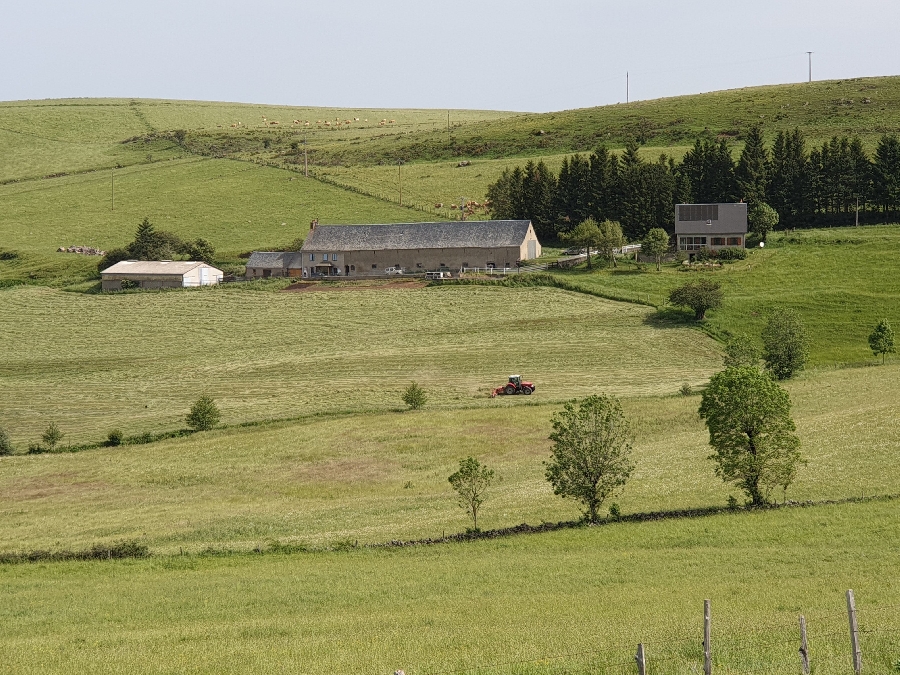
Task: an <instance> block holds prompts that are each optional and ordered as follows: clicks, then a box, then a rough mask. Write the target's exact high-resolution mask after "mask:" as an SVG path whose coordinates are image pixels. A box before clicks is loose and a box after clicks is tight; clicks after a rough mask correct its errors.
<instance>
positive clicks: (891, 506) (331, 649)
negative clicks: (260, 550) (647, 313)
mask: <svg viewBox="0 0 900 675" xmlns="http://www.w3.org/2000/svg"><path fill="white" fill-rule="evenodd" d="M896 516H897V504H896V502H871V503H865V504H847V505H840V506H821V507H812V508H805V509H785V510H778V511H768V512H758V513H745V514H733V515H732V514H728V515H720V516H715V517H709V518H701V519H691V520H680V521H667V522H653V523H642V524H630V523H629V524H624V523H623V524H613V525H609V526H605V527H599V528H585V529H578V530H568V531H560V532H556V533H552V534H544V535H536V536H523V537H515V538H510V539H501V540H494V541H479V542H475V543H468V544H446V545H438V546H430V547H423V548H411V549H399V550H371V549H360V550H351V551H346V552H331V553H314V554H294V555H283V554H269V555H263V556H259V555H252V554H248V555H239V556H231V557H196V556H183V557H182V556H178V555H175V556H172V557H159V558H150V559H147V560H139V561H110V562H91V563H75V562H72V563H53V564H26V565H12V566H9V565H8V566H3V567H0V588H2V592H3V597H4V601H3V603H0V622H2V624H3V626H4V630H3V632H2V635H0V659H2V662H3V664H4V667H5V669H7V670H8V671H9V672H15V673H22V674H23V675H29V674H31V673H34V674H38V673H39V674H40V675H46V674H49V673H71V672H91V673H98V674H103V673H121V672H130V673H154V674H156V673H184V672H191V673H296V672H304V673H347V674H349V675H353V674H356V673H359V674H362V673H366V674H370V673H376V674H378V673H384V674H387V673H392V672H394V670H395V669H398V668H402V669H404V670H405V672H406V673H408V674H409V675H437V674H439V673H448V672H472V673H479V674H496V675H500V674H507V673H509V674H511V673H518V674H523V675H532V674H535V675H536V674H550V673H615V674H617V675H618V674H620V673H621V674H623V675H624V674H626V673H633V672H635V668H634V662H633V659H632V655H633V654H634V650H635V647H636V645H637V643H638V642H639V641H640V642H644V644H645V645H646V648H647V653H648V657H649V662H650V667H651V672H656V673H665V674H673V675H682V674H683V675H688V674H690V673H697V672H702V647H701V642H702V625H703V624H702V621H703V600H704V599H705V598H708V599H710V600H711V603H712V646H713V663H714V672H717V673H729V674H736V673H751V672H752V673H771V674H772V675H775V674H778V675H781V674H783V673H793V672H799V659H798V656H797V648H798V646H799V636H798V630H797V617H798V615H799V614H801V613H802V614H804V615H805V616H806V618H807V624H808V627H809V640H810V654H811V660H812V664H813V668H814V672H816V673H821V674H823V675H825V674H831V673H834V674H838V673H848V672H852V670H851V667H850V645H849V638H848V633H847V618H846V605H845V600H844V592H845V590H846V589H848V588H852V589H853V590H854V592H855V595H856V599H857V606H858V612H859V614H858V616H859V625H860V629H861V636H860V639H861V646H862V651H863V663H864V672H867V673H872V674H873V675H875V674H879V675H887V674H888V673H891V672H895V671H894V670H893V664H894V662H895V661H896V660H897V659H900V637H898V636H900V621H898V618H897V607H898V606H900V585H898V583H897V575H896V567H897V550H896V541H897V538H898V537H900V525H898V523H900V521H898V519H897V517H896Z"/></svg>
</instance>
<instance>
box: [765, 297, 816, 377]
mask: <svg viewBox="0 0 900 675" xmlns="http://www.w3.org/2000/svg"><path fill="white" fill-rule="evenodd" d="M762 341H763V359H765V362H766V368H768V369H769V370H770V371H771V372H772V374H773V375H774V376H775V378H776V379H778V380H787V379H788V378H790V377H792V376H793V375H794V374H795V373H797V372H799V371H801V370H803V367H804V366H805V365H806V359H808V358H809V338H808V337H807V335H806V327H805V326H804V325H803V322H802V321H801V320H800V317H799V316H798V315H797V313H796V312H795V311H793V310H791V309H776V310H773V311H772V313H771V314H770V315H769V321H768V323H766V327H765V328H763V332H762Z"/></svg>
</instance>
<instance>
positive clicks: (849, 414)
mask: <svg viewBox="0 0 900 675" xmlns="http://www.w3.org/2000/svg"><path fill="white" fill-rule="evenodd" d="M188 375H189V376H190V373H189V374H188ZM625 377H626V375H625V374H624V373H623V374H622V375H620V379H624V378H625ZM644 377H648V375H647V374H646V373H644ZM538 383H539V388H538V393H537V394H535V395H534V396H532V398H531V399H529V400H528V401H525V400H524V399H523V398H521V397H519V398H516V399H512V400H500V399H495V400H493V401H490V400H489V399H487V400H485V401H484V403H485V404H484V405H477V403H478V402H476V401H473V402H472V404H471V407H468V408H448V407H436V409H435V408H433V407H431V406H428V407H426V408H425V409H424V410H422V411H417V412H380V413H367V414H356V415H349V414H344V415H330V416H325V417H313V418H307V419H303V420H299V421H294V422H279V423H273V424H268V425H264V426H258V427H248V428H237V429H235V428H229V429H223V430H218V431H213V432H208V433H201V434H196V435H193V436H190V437H187V438H179V439H173V440H167V441H161V442H157V443H151V444H146V445H131V446H122V447H118V448H98V449H93V450H84V451H82V452H79V453H64V454H55V455H30V456H13V457H5V458H0V541H2V542H4V545H3V548H2V549H0V550H2V551H6V552H8V551H11V550H17V551H28V550H34V549H39V548H44V549H52V550H58V549H60V548H65V549H74V550H79V549H85V548H89V547H90V546H91V545H92V544H95V543H101V542H102V543H109V542H113V541H118V540H121V539H132V538H133V539H137V540H139V541H142V542H144V543H146V544H147V545H148V546H150V548H151V550H153V551H157V552H159V551H163V552H169V553H171V552H178V551H179V549H181V548H183V549H184V550H187V551H192V552H196V551H199V550H202V549H204V548H206V547H207V546H214V547H218V548H223V547H224V548H229V549H235V550H249V549H251V548H253V547H254V546H258V545H261V546H265V545H267V542H269V541H271V540H278V541H281V542H283V543H284V542H286V543H292V544H306V545H310V546H316V547H322V546H330V545H333V544H335V543H337V542H343V541H348V540H349V541H354V542H355V541H359V542H363V543H371V542H376V543H377V542H383V541H389V540H392V539H412V538H422V537H440V536H441V535H442V534H443V533H447V534H450V533H454V532H460V531H463V530H464V529H465V528H466V527H467V524H469V523H468V521H467V519H466V517H465V513H464V512H463V511H462V510H461V509H460V508H459V507H458V506H457V505H456V502H455V500H454V498H453V493H452V491H451V489H450V486H449V484H448V482H447V476H449V475H450V474H451V473H453V472H454V471H455V470H456V468H457V466H458V462H459V460H460V459H462V458H463V457H466V456H469V455H471V456H475V457H478V458H479V459H480V460H481V461H483V462H485V463H487V464H488V465H490V466H491V467H494V468H495V470H496V471H497V474H498V479H499V480H498V482H497V484H496V485H495V487H494V488H492V490H491V497H490V499H489V500H488V502H487V503H486V504H485V506H484V509H483V511H482V515H481V517H480V518H479V524H480V525H481V526H482V527H484V528H499V527H509V526H512V525H516V524H518V523H521V522H529V523H532V524H537V523H540V522H541V521H553V522H556V521H559V520H574V519H577V518H578V509H577V506H576V505H575V504H574V503H571V502H565V501H563V500H560V499H559V498H557V497H555V496H554V495H553V494H552V490H551V489H550V487H549V485H548V483H547V482H546V481H545V480H544V469H543V461H544V460H546V459H547V457H548V456H549V448H550V443H549V440H548V436H549V433H550V431H551V425H550V417H551V415H552V414H553V412H554V411H556V410H557V409H558V407H559V406H558V405H557V404H553V403H546V402H544V400H545V399H544V397H543V396H540V393H541V390H542V388H543V385H544V381H543V378H542V379H538ZM622 385H623V383H622V382H612V383H603V382H601V381H600V380H598V381H597V382H596V383H595V388H594V389H593V391H594V392H600V391H610V390H613V391H614V390H616V389H618V388H621V387H622ZM548 386H552V385H551V384H550V383H548ZM426 388H427V387H426ZM788 390H789V392H790V394H791V397H792V399H793V402H794V413H795V418H796V421H797V425H798V433H799V435H800V438H801V440H802V443H803V446H802V452H803V456H804V457H805V458H806V459H807V460H808V464H807V465H806V466H804V467H801V469H800V471H799V473H798V476H797V481H796V483H795V484H794V485H793V486H792V487H791V489H790V490H789V491H788V493H787V495H786V496H787V498H789V499H798V500H819V499H838V498H846V497H860V496H870V495H877V494H890V493H896V492H897V486H898V485H900V468H898V467H897V466H896V464H897V463H896V461H895V459H896V452H897V441H896V439H897V438H898V434H900V415H898V411H900V403H898V401H900V366H886V367H879V368H859V369H844V370H833V371H824V372H819V373H815V374H810V375H807V376H804V377H802V378H801V379H799V380H797V381H794V382H790V383H789V384H788ZM586 391H587V390H586ZM429 393H432V394H437V392H436V391H434V389H433V388H431V389H430V392H429ZM280 397H284V398H286V399H287V400H288V401H290V400H291V399H293V400H297V399H298V398H299V397H298V396H297V395H296V394H293V393H292V392H289V391H285V392H280V393H279V392H273V394H272V396H271V397H269V398H268V399H267V400H268V401H269V404H270V406H271V407H272V408H273V409H275V410H277V406H278V405H279V403H280V402H281V401H280ZM538 402H540V404H537V403H538ZM699 402H700V399H699V397H698V396H689V397H685V396H681V395H670V396H663V397H660V396H651V397H636V398H635V397H629V398H625V399H624V407H625V413H626V415H627V417H628V419H629V420H630V421H631V423H632V426H633V430H634V434H635V442H634V448H635V463H636V467H637V468H636V470H635V474H634V476H633V478H632V480H631V482H630V483H629V484H628V486H627V488H626V489H625V491H624V493H623V494H622V495H621V497H618V498H616V501H617V502H618V503H619V504H620V506H621V509H622V512H623V513H626V514H627V513H637V512H646V511H659V510H671V509H686V508H694V507H704V506H721V505H724V504H725V503H726V500H727V497H728V496H729V495H730V494H733V495H735V496H736V497H738V498H740V497H741V495H740V493H739V492H737V491H736V490H735V489H734V488H729V487H728V486H726V485H725V484H724V483H722V482H721V480H720V479H718V478H716V477H715V476H714V474H713V464H712V462H710V461H709V460H708V459H707V457H708V455H709V454H710V452H711V450H710V448H709V446H708V434H707V433H706V430H705V427H704V425H703V423H702V422H701V420H700V419H699V418H698V416H697V407H698V405H699ZM298 403H299V401H298ZM4 404H5V405H4V409H6V402H4ZM136 408H137V409H136V410H134V411H133V417H132V420H134V421H133V422H132V424H134V423H136V422H137V420H138V419H139V416H140V415H141V414H142V413H143V412H145V411H143V410H140V408H139V406H136ZM85 409H87V407H85ZM307 409H308V406H303V405H302V404H301V405H298V406H297V408H296V410H295V411H296V412H297V413H302V412H303V411H304V410H307ZM56 411H57V413H60V412H62V404H57V406H56ZM124 414H127V413H123V415H124ZM230 414H231V415H232V416H233V415H234V413H233V412H231V413H230ZM256 414H263V413H261V412H258V411H257V412H256ZM74 421H75V420H73V421H72V423H74ZM86 422H87V420H85V423H86ZM64 428H65V426H64ZM774 496H775V497H776V498H777V499H778V500H779V501H781V500H783V499H784V497H785V495H783V494H782V493H780V492H779V493H778V494H776V495H774ZM73 522H75V523H77V526H73Z"/></svg>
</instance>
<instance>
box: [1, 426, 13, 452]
mask: <svg viewBox="0 0 900 675" xmlns="http://www.w3.org/2000/svg"><path fill="white" fill-rule="evenodd" d="M13 452H15V448H13V444H12V441H11V440H9V434H7V433H6V429H4V428H3V427H0V455H11V454H13Z"/></svg>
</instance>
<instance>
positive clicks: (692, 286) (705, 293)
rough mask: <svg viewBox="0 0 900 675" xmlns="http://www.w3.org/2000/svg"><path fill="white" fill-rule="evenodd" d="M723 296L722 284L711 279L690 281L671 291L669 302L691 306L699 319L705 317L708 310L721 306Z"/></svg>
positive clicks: (681, 305) (679, 305)
mask: <svg viewBox="0 0 900 675" xmlns="http://www.w3.org/2000/svg"><path fill="white" fill-rule="evenodd" d="M723 297H724V294H723V293H722V284H720V283H719V282H718V281H710V280H709V279H698V280H697V281H689V282H688V283H686V284H684V285H683V286H679V287H678V288H673V289H672V290H671V291H670V292H669V302H671V303H672V304H673V305H676V306H678V307H689V308H690V309H692V310H694V318H695V319H696V320H697V321H702V320H703V319H705V318H706V312H707V311H708V310H710V309H716V308H718V307H720V306H721V305H722V298H723Z"/></svg>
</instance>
